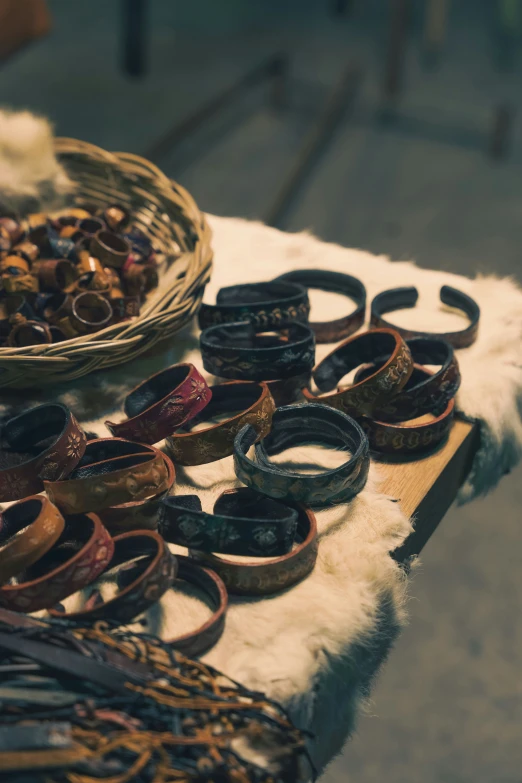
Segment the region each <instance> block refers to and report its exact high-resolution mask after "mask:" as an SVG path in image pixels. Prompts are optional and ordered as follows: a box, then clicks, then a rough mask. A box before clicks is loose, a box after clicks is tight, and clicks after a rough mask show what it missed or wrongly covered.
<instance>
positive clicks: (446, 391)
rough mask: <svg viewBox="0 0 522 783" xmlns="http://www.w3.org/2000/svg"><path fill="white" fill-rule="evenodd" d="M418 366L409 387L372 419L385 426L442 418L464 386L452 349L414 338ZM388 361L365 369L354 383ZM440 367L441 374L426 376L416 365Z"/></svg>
mask: <svg viewBox="0 0 522 783" xmlns="http://www.w3.org/2000/svg"><path fill="white" fill-rule="evenodd" d="M407 345H408V348H409V349H410V351H411V355H412V358H413V360H414V362H415V366H414V370H413V373H412V375H411V376H410V378H409V379H408V381H407V383H406V385H405V386H404V388H403V389H402V391H400V392H399V393H398V394H397V395H396V396H395V397H392V398H391V400H389V402H387V403H386V404H385V405H383V406H382V407H380V408H376V409H375V410H374V411H373V413H372V418H374V419H378V420H379V421H385V422H396V421H407V420H408V419H415V418H416V417H417V416H423V415H424V414H426V413H432V414H434V415H438V414H439V413H442V411H443V410H444V409H445V408H446V406H447V404H448V402H449V401H450V400H451V399H452V398H453V397H454V396H455V395H456V393H457V391H458V389H459V386H460V372H459V365H458V362H457V359H456V357H455V354H454V351H453V348H452V346H451V345H450V344H449V343H447V342H445V341H444V340H438V339H436V338H432V337H413V338H412V339H411V340H407ZM385 362H386V359H382V358H381V359H378V360H377V361H375V362H374V363H373V364H370V365H367V366H366V367H362V368H361V369H360V370H358V372H357V373H356V375H355V378H354V382H355V383H358V382H360V381H364V380H365V379H366V378H367V377H368V376H369V375H372V374H373V373H374V372H375V371H376V370H377V369H379V368H380V367H382V365H383V364H384V363H385ZM423 364H430V365H436V364H440V365H441V367H440V369H439V370H437V372H434V373H429V374H426V373H425V372H424V370H422V371H419V368H417V367H416V365H423Z"/></svg>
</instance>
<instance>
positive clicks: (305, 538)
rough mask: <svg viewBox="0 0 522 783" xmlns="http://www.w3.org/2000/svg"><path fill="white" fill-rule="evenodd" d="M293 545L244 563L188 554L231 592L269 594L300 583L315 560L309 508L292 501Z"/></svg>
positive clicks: (313, 522) (313, 527) (313, 524)
mask: <svg viewBox="0 0 522 783" xmlns="http://www.w3.org/2000/svg"><path fill="white" fill-rule="evenodd" d="M294 507H295V509H296V511H297V513H298V517H297V536H296V538H297V541H298V543H297V546H296V547H295V548H294V549H292V551H291V552H289V553H288V554H286V555H282V556H281V557H277V558H274V559H270V560H265V559H259V558H257V559H256V560H250V561H246V562H244V561H243V562H241V561H239V562H238V561H236V560H227V559H225V558H224V557H219V556H218V555H213V554H207V553H205V552H198V551H191V553H190V554H191V557H193V558H194V559H195V560H196V561H197V562H199V563H202V564H204V565H206V566H208V567H209V568H211V569H212V570H213V571H215V572H216V573H217V574H218V575H219V576H220V577H221V579H222V580H223V582H224V583H225V585H226V588H227V590H228V592H229V593H230V594H232V595H271V594H273V593H278V592H280V591H281V590H285V589H286V588H288V587H291V586H292V585H295V584H296V583H297V582H300V581H301V580H302V579H304V578H305V577H306V576H308V574H309V573H310V572H311V571H312V570H313V568H314V565H315V561H316V559H317V523H316V520H315V516H314V514H313V512H312V511H310V509H308V508H305V507H304V506H301V505H299V504H295V506H294Z"/></svg>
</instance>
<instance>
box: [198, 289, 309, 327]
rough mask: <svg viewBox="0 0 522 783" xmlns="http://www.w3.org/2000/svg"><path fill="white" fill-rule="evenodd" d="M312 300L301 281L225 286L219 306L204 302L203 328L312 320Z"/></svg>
mask: <svg viewBox="0 0 522 783" xmlns="http://www.w3.org/2000/svg"><path fill="white" fill-rule="evenodd" d="M309 312H310V302H309V301H308V294H307V292H306V289H305V288H303V287H302V286H301V285H299V284H298V283H292V282H287V281H278V280H274V281H272V282H267V283H246V284H244V285H231V286H227V287H226V288H222V289H221V290H220V291H219V292H218V295H217V297H216V304H215V305H208V304H202V305H201V308H200V310H199V316H198V319H199V327H200V329H207V328H208V327H209V326H215V325H217V324H224V323H238V322H240V321H250V322H251V323H253V324H254V325H255V326H259V327H261V328H265V327H273V326H276V327H277V326H283V325H284V324H287V323H292V322H294V321H300V322H301V323H308V313H309Z"/></svg>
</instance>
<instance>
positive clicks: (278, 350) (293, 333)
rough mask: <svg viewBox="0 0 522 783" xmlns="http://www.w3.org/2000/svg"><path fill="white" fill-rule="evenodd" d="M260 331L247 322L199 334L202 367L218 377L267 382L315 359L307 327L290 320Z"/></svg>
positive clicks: (297, 372) (309, 366)
mask: <svg viewBox="0 0 522 783" xmlns="http://www.w3.org/2000/svg"><path fill="white" fill-rule="evenodd" d="M276 332H277V333H276V334H263V333H262V331H261V330H260V329H259V328H258V327H256V326H254V325H253V324H249V323H234V324H224V325H223V326H211V327H210V328H209V329H205V331H204V332H202V333H201V337H200V348H201V355H202V358H203V367H204V368H205V370H207V372H210V373H212V374H213V375H217V376H219V377H221V378H229V379H233V380H241V381H269V380H276V379H280V378H291V377H292V376H295V375H300V374H301V373H305V372H309V371H310V370H311V369H312V367H313V366H314V361H315V339H314V333H313V332H312V330H311V329H310V327H308V326H306V325H305V324H299V323H293V324H289V325H288V326H286V327H284V328H281V329H279V328H278V329H277V330H276Z"/></svg>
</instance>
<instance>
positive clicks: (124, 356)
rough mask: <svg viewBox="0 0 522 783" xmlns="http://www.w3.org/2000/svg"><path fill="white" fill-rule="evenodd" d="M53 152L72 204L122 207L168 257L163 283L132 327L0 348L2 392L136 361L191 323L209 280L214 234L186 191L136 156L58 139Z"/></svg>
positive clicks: (127, 324) (123, 325)
mask: <svg viewBox="0 0 522 783" xmlns="http://www.w3.org/2000/svg"><path fill="white" fill-rule="evenodd" d="M55 149H56V155H57V157H58V160H59V162H60V163H61V164H62V166H63V167H64V168H65V170H66V171H67V174H68V175H69V177H70V179H71V180H72V181H73V183H74V185H75V189H74V192H73V194H72V198H71V201H72V202H74V204H75V205H78V206H81V205H82V204H95V205H97V206H100V207H101V206H106V205H107V204H110V203H119V204H121V205H123V206H125V207H126V208H127V209H128V210H129V211H130V213H131V216H132V222H133V224H134V225H136V226H137V227H138V228H140V229H142V230H143V231H145V232H146V233H147V234H148V235H149V237H150V238H151V240H152V242H153V245H154V247H155V248H156V249H157V250H158V251H159V254H160V256H163V258H164V259H165V260H164V263H163V264H162V266H161V267H160V284H159V287H158V288H157V289H155V290H153V291H151V293H150V294H149V296H148V298H147V301H146V302H145V303H144V305H143V307H142V310H141V313H140V316H139V317H138V318H135V319H134V320H132V321H124V322H123V323H119V324H115V325H114V326H109V327H107V328H106V329H102V330H101V331H99V332H96V333H94V334H89V335H82V336H81V337H75V338H74V339H71V340H66V341H64V342H60V343H57V344H55V345H34V346H28V347H24V348H10V347H5V348H0V387H13V388H30V387H35V386H37V385H40V384H42V383H51V382H52V383H56V382H62V381H68V380H72V379H74V378H79V377H81V376H82V375H86V374H87V373H90V372H93V371H94V370H100V369H102V368H106V367H111V366H114V365H116V364H121V363H123V362H127V361H130V360H131V359H134V358H136V357H137V356H139V355H140V354H142V353H143V352H144V351H147V350H149V349H150V348H151V347H152V346H153V345H154V344H155V343H157V342H158V341H159V340H164V339H166V338H168V337H172V336H173V335H174V334H176V332H178V331H179V330H180V329H182V328H183V327H184V326H185V325H186V324H187V323H188V322H189V321H190V320H191V319H192V318H193V316H194V315H195V314H196V312H197V310H198V308H199V305H200V304H201V300H202V297H203V292H204V289H205V285H206V283H207V282H208V280H209V278H210V272H211V269H212V249H211V244H210V243H211V232H210V229H209V227H208V225H207V222H206V220H205V218H204V216H203V214H202V213H201V212H200V211H199V209H198V207H197V206H196V204H195V202H194V200H193V198H192V197H191V195H190V194H189V193H188V192H187V191H186V190H185V189H184V188H182V187H181V186H180V185H177V184H176V183H174V182H172V181H171V180H169V179H168V178H167V177H166V176H165V175H164V174H163V173H162V172H161V171H160V170H159V169H158V168H156V166H154V165H153V164H152V163H149V162H148V161H146V160H144V159H143V158H139V157H138V156H136V155H130V154H126V153H121V152H116V153H110V152H105V151H104V150H102V149H100V148H99V147H95V146H93V145H92V144H87V143H86V142H81V141H76V140H75V139H66V138H58V139H56V140H55ZM43 208H45V205H43ZM180 251H181V255H180Z"/></svg>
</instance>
